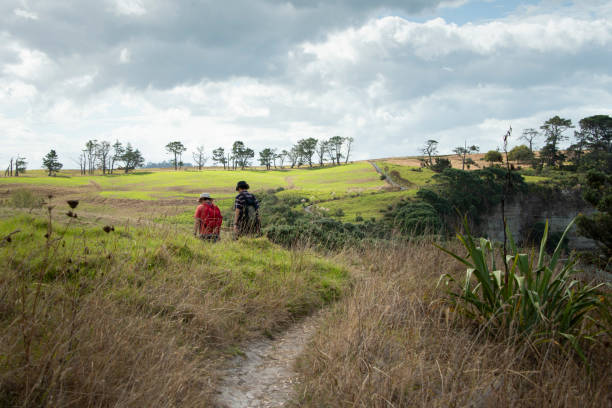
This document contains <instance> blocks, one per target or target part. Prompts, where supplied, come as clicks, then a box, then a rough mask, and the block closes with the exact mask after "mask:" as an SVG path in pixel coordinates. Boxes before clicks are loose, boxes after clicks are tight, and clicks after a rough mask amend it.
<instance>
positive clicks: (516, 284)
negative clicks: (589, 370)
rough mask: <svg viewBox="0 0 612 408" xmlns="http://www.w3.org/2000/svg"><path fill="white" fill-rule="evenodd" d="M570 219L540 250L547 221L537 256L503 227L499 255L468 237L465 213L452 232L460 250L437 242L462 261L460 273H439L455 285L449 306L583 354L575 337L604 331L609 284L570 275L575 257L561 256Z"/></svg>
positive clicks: (502, 330) (508, 332) (499, 329)
mask: <svg viewBox="0 0 612 408" xmlns="http://www.w3.org/2000/svg"><path fill="white" fill-rule="evenodd" d="M573 223H574V222H573V221H572V222H571V223H570V224H569V225H568V226H567V228H566V229H565V231H564V233H563V235H562V236H561V239H560V240H559V243H558V244H557V246H556V248H555V250H554V251H553V253H552V255H551V256H547V253H546V248H547V239H548V223H546V226H545V228H544V235H543V237H542V241H541V243H540V249H539V253H538V254H537V256H536V254H535V252H534V253H532V254H527V253H522V252H520V251H519V249H518V248H517V247H516V245H515V243H514V240H513V238H512V236H511V234H510V233H509V232H508V239H509V246H510V253H506V254H505V255H506V259H503V255H504V252H503V251H502V248H500V247H499V246H498V247H496V245H495V244H494V243H493V242H492V241H490V240H488V239H485V238H480V239H475V238H474V237H472V235H471V233H470V230H469V226H468V223H467V219H466V220H465V221H464V228H465V234H460V233H458V234H457V239H458V240H459V242H460V243H461V245H462V246H463V248H464V249H465V250H466V251H467V254H466V255H465V256H461V255H459V254H457V252H453V251H450V250H448V249H445V248H443V247H441V246H438V248H440V249H441V250H442V251H444V252H446V253H447V254H449V255H451V256H452V257H454V258H455V259H457V260H458V261H459V262H461V263H462V264H464V265H466V266H467V271H466V273H465V275H464V276H463V277H462V278H456V277H455V276H453V275H451V274H444V275H442V276H441V281H445V282H446V284H449V283H454V284H455V285H456V288H455V289H451V290H448V291H447V293H448V294H449V295H450V298H449V301H450V303H451V304H452V306H453V307H455V308H456V309H457V310H458V311H460V312H461V313H463V314H464V315H466V316H468V317H469V318H471V319H473V320H475V321H477V322H479V323H480V324H482V325H484V327H485V328H486V329H488V330H489V331H491V332H493V333H494V334H499V335H504V336H513V335H515V334H518V335H519V336H521V337H523V338H527V339H529V340H530V341H531V342H532V343H533V345H536V346H537V345H540V344H543V343H547V344H548V343H550V344H554V345H563V344H569V345H571V347H572V348H573V349H574V350H575V351H576V352H577V353H578V354H579V355H580V357H581V358H583V359H585V355H584V352H583V349H582V347H581V343H582V342H583V341H584V340H589V341H596V339H597V337H598V336H600V335H602V334H604V333H606V331H607V332H608V334H609V332H610V322H611V319H610V301H609V294H607V293H605V292H604V291H603V289H604V288H605V287H606V286H608V287H609V285H608V284H607V283H600V284H598V285H595V286H591V285H589V284H587V283H583V282H581V281H580V280H578V279H575V278H574V276H573V275H575V273H576V269H575V265H576V262H577V260H576V258H575V257H573V256H570V257H569V259H567V260H565V261H561V252H562V248H563V242H564V239H565V236H566V234H567V232H568V231H569V229H570V228H571V227H572V225H573ZM498 257H502V261H501V262H498V260H497V259H498Z"/></svg>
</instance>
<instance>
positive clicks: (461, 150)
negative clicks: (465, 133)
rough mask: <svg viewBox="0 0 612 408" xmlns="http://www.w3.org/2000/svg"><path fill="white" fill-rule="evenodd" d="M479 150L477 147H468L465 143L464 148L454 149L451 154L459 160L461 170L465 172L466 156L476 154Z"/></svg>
mask: <svg viewBox="0 0 612 408" xmlns="http://www.w3.org/2000/svg"><path fill="white" fill-rule="evenodd" d="M479 150H480V148H479V147H478V146H476V145H472V146H468V145H467V143H465V144H464V146H459V147H455V149H454V150H453V152H454V153H455V154H457V156H459V157H460V158H461V170H465V165H466V164H467V161H466V160H467V155H468V154H472V153H476V152H477V151H479Z"/></svg>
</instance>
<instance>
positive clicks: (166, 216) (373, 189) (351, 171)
mask: <svg viewBox="0 0 612 408" xmlns="http://www.w3.org/2000/svg"><path fill="white" fill-rule="evenodd" d="M377 164H378V166H379V167H380V168H381V169H383V171H385V173H386V174H387V175H391V177H393V179H394V181H396V182H398V183H399V184H401V185H404V186H406V187H407V188H408V190H407V191H388V189H389V185H388V184H387V183H386V182H385V181H384V180H381V179H380V175H379V174H378V173H376V171H375V170H374V168H373V167H372V165H371V164H370V163H368V162H356V163H352V164H348V165H342V166H333V167H324V168H317V167H315V168H305V167H302V168H300V169H282V170H281V169H277V170H271V171H265V170H261V169H251V170H244V171H241V170H237V171H225V170H222V169H205V170H203V171H195V170H193V169H189V170H188V171H173V170H169V169H161V170H139V171H136V172H134V173H131V174H123V173H117V174H113V175H106V176H102V175H88V176H80V175H79V174H78V172H76V171H64V172H62V173H61V174H60V175H59V176H57V177H48V176H47V175H46V174H45V173H44V172H43V171H42V170H34V171H30V172H28V173H26V174H25V175H23V176H21V177H18V178H17V177H13V178H6V177H5V178H0V186H3V187H5V188H6V189H7V190H11V189H14V188H15V187H24V188H29V189H33V190H41V191H44V192H45V193H47V192H49V191H51V192H53V191H56V192H57V194H61V195H68V196H70V197H73V198H80V199H82V200H83V205H82V208H83V209H85V210H91V211H94V212H97V213H106V214H123V215H125V216H126V217H141V216H144V217H149V216H150V215H151V213H153V214H152V215H153V218H154V219H156V220H158V221H159V220H164V221H166V222H168V223H171V224H188V223H190V222H191V219H192V213H193V208H195V205H196V199H197V196H198V195H199V193H201V192H210V193H211V194H212V195H213V197H215V199H216V201H217V204H218V205H219V207H220V208H221V210H222V211H228V210H229V209H230V208H231V206H232V204H233V198H234V196H235V194H236V192H235V190H234V186H235V185H236V182H237V181H238V180H247V181H248V182H249V184H250V185H251V190H252V191H255V192H257V191H264V190H276V194H277V195H278V196H279V197H297V198H300V199H305V200H306V201H308V202H309V203H311V204H314V205H315V206H318V207H319V208H320V210H321V212H323V213H325V214H328V215H330V216H332V217H334V218H336V219H339V220H342V221H345V222H355V220H356V218H357V217H358V216H360V217H362V218H363V219H364V220H367V219H371V218H379V217H380V216H381V210H384V209H386V208H388V207H389V206H390V205H393V204H394V203H395V202H397V201H398V200H399V199H401V198H404V197H412V196H414V195H415V194H416V192H417V191H418V189H419V188H421V187H423V186H426V185H428V184H429V183H432V182H433V181H432V177H433V175H434V174H435V173H434V172H433V171H431V170H429V169H421V168H419V167H413V166H401V165H398V164H393V163H390V162H386V161H384V160H381V161H378V162H377ZM525 180H526V181H527V182H528V183H538V182H541V181H544V180H546V178H545V177H540V176H525ZM296 209H297V207H296Z"/></svg>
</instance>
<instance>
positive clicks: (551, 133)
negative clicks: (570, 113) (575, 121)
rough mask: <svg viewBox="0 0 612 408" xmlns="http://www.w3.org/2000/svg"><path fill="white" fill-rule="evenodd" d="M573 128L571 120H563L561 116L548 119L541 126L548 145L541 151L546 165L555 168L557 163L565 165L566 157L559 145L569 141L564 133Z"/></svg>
mask: <svg viewBox="0 0 612 408" xmlns="http://www.w3.org/2000/svg"><path fill="white" fill-rule="evenodd" d="M573 127H574V126H572V120H571V119H563V118H560V117H559V116H555V117H552V118H550V119H548V120H547V121H546V122H544V124H543V125H542V126H540V129H542V130H543V131H544V136H545V138H546V144H545V145H544V147H543V148H542V150H541V151H540V156H541V157H542V160H543V161H544V162H545V163H546V164H548V165H550V166H555V165H556V164H557V163H559V164H562V163H563V160H564V158H565V156H564V155H563V154H561V151H560V149H559V144H560V143H561V142H563V141H565V140H567V139H568V137H567V136H566V135H564V132H565V131H566V130H567V129H570V128H573Z"/></svg>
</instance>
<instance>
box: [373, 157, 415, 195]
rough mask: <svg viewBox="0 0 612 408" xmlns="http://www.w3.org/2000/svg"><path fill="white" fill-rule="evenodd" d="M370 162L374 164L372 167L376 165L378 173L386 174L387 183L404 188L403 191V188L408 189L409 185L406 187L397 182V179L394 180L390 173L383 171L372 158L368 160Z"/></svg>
mask: <svg viewBox="0 0 612 408" xmlns="http://www.w3.org/2000/svg"><path fill="white" fill-rule="evenodd" d="M368 163H370V164H371V165H372V167H374V170H376V172H377V173H378V174H380V175H382V176H385V181H386V182H387V183H389V184H390V185H391V186H393V187H397V188H399V189H400V190H402V191H403V190H408V188H407V187H404V186H402V185H401V184H399V183H397V182H395V181H394V180H393V179H392V178H391V176H389V175H388V174H386V173H385V172H384V171H382V170H381V168H380V167H378V164H376V163H375V162H373V161H371V160H368Z"/></svg>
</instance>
